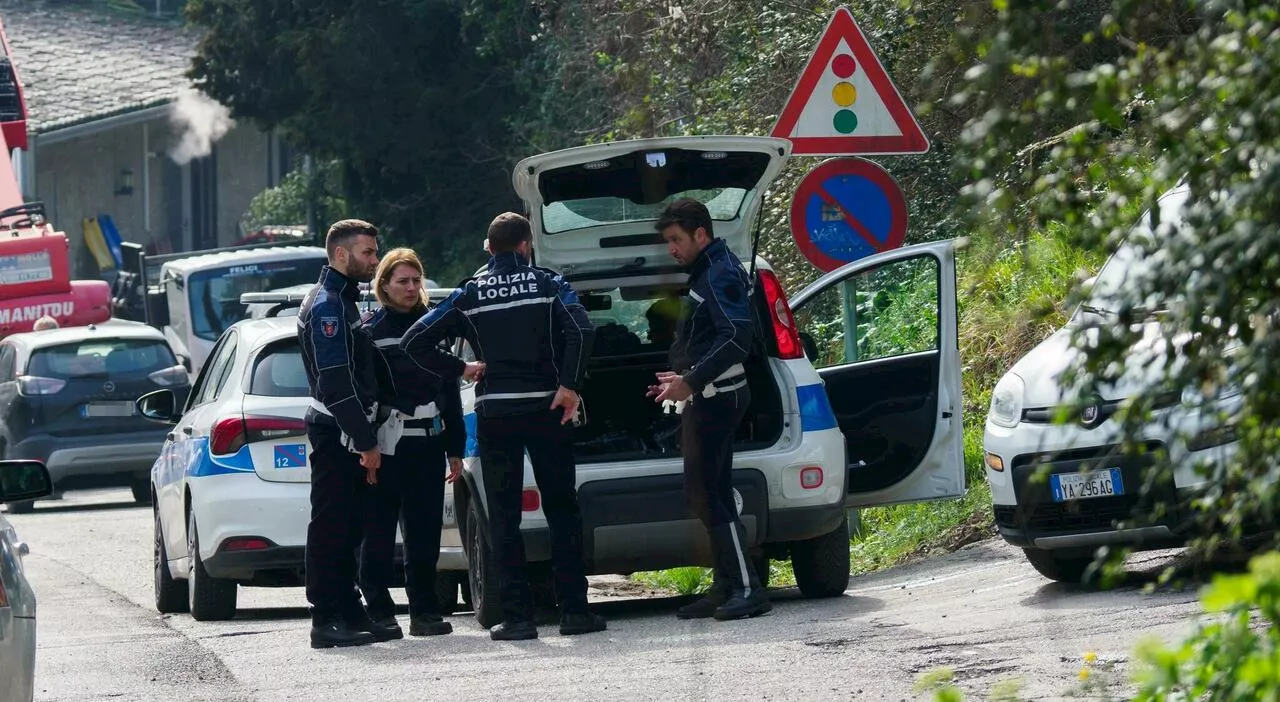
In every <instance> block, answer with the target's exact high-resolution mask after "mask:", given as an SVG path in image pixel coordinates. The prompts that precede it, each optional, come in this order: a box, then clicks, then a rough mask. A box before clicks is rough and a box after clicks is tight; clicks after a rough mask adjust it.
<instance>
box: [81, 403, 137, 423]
mask: <svg viewBox="0 0 1280 702" xmlns="http://www.w3.org/2000/svg"><path fill="white" fill-rule="evenodd" d="M135 412H136V408H135V407H134V405H133V403H132V402H129V401H127V400H122V401H120V402H90V403H88V404H86V405H85V406H84V407H81V408H80V416H81V417H84V418H85V419H88V418H89V417H132V416H133V415H134V413H135Z"/></svg>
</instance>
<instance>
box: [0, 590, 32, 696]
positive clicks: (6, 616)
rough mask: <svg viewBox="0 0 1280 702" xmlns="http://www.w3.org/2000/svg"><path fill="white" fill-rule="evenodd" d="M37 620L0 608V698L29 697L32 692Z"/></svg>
mask: <svg viewBox="0 0 1280 702" xmlns="http://www.w3.org/2000/svg"><path fill="white" fill-rule="evenodd" d="M35 670H36V620H35V618H34V617H15V616H13V614H12V610H11V609H9V608H5V609H0V699H3V700H21V701H22V702H26V701H27V700H30V699H32V696H33V693H34V691H35Z"/></svg>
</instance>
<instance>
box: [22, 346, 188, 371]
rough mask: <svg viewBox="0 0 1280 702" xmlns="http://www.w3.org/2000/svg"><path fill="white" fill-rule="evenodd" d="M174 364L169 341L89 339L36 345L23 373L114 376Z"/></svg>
mask: <svg viewBox="0 0 1280 702" xmlns="http://www.w3.org/2000/svg"><path fill="white" fill-rule="evenodd" d="M176 365H178V361H177V359H176V358H174V356H173V351H172V350H170V349H169V345H168V344H166V343H164V342H163V341H154V340H151V339H91V340H88V341H80V342H73V343H70V344H59V345H58V346H50V347H47V348H43V349H39V350H37V351H36V352H34V353H33V354H31V360H30V361H29V362H28V363H27V375H33V376H37V377H40V378H61V379H63V380H72V379H76V378H94V377H96V378H115V377H119V376H121V375H132V374H137V375H145V374H148V373H152V372H155V371H158V370H163V369H165V368H172V367H173V366H176Z"/></svg>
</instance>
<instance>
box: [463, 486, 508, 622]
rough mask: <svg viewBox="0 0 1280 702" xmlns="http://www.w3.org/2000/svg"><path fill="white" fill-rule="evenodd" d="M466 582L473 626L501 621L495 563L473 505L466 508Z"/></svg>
mask: <svg viewBox="0 0 1280 702" xmlns="http://www.w3.org/2000/svg"><path fill="white" fill-rule="evenodd" d="M467 580H468V581H469V582H470V585H471V609H472V610H473V611H474V612H475V613H476V623H477V624H479V625H480V626H482V627H484V628H485V629H488V628H490V627H492V626H495V625H497V624H500V623H501V622H502V594H501V591H500V590H499V585H498V561H497V559H495V558H494V557H493V552H492V550H491V549H490V548H489V540H488V539H487V538H485V533H484V529H483V528H482V527H481V525H480V511H479V510H478V509H477V508H476V503H475V502H474V501H472V502H471V505H470V506H469V507H468V508H467Z"/></svg>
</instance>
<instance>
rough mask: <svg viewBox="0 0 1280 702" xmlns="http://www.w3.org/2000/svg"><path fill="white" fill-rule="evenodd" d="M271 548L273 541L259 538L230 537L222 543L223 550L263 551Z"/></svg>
mask: <svg viewBox="0 0 1280 702" xmlns="http://www.w3.org/2000/svg"><path fill="white" fill-rule="evenodd" d="M266 548H271V542H270V541H267V540H266V539H259V538H243V539H228V540H227V541H224V542H223V543H222V550H223V551H261V550H263V549H266Z"/></svg>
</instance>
